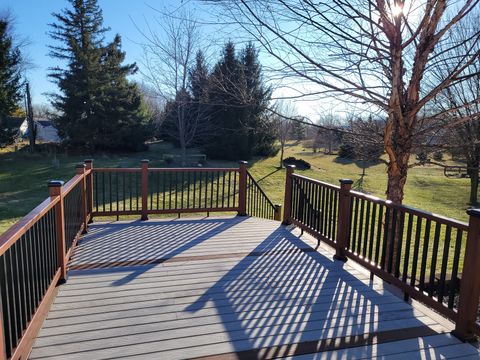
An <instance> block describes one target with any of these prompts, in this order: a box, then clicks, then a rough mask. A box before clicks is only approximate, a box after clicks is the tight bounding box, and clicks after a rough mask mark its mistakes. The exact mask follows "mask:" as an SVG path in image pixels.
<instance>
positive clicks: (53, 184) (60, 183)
mask: <svg viewBox="0 0 480 360" xmlns="http://www.w3.org/2000/svg"><path fill="white" fill-rule="evenodd" d="M63 184H65V182H64V181H62V180H50V181H49V182H48V187H58V186H63Z"/></svg>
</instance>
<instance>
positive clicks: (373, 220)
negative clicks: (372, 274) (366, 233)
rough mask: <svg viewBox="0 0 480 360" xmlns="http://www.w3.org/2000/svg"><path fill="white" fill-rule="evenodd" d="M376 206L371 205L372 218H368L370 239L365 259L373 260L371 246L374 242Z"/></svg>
mask: <svg viewBox="0 0 480 360" xmlns="http://www.w3.org/2000/svg"><path fill="white" fill-rule="evenodd" d="M377 206H378V205H377V204H376V203H372V216H371V217H370V239H369V242H368V253H367V259H368V260H370V261H371V260H373V244H374V242H375V221H376V219H377Z"/></svg>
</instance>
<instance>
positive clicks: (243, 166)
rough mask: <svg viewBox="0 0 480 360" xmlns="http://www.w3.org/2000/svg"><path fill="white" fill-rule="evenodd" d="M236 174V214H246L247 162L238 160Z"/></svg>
mask: <svg viewBox="0 0 480 360" xmlns="http://www.w3.org/2000/svg"><path fill="white" fill-rule="evenodd" d="M239 165H240V166H239V176H238V216H246V215H247V162H246V161H240V162H239Z"/></svg>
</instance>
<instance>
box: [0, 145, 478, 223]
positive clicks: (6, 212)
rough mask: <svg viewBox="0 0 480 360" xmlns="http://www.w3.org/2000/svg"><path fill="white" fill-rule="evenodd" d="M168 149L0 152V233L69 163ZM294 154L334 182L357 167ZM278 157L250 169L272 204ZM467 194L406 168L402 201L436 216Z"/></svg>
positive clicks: (111, 162)
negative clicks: (54, 162) (47, 152)
mask: <svg viewBox="0 0 480 360" xmlns="http://www.w3.org/2000/svg"><path fill="white" fill-rule="evenodd" d="M172 152H174V150H173V149H172V148H171V147H169V146H167V145H162V144H155V145H153V146H152V147H151V150H150V151H148V152H141V153H134V154H114V155H112V154H108V155H107V154H94V155H92V154H86V155H64V154H62V155H57V156H56V159H58V161H59V166H58V167H55V166H54V165H53V160H54V158H55V157H54V155H53V154H46V153H41V154H29V153H28V152H26V151H19V152H13V151H11V150H3V151H2V152H0V233H3V232H4V231H5V230H7V229H8V228H9V227H10V226H11V225H12V224H14V223H15V222H16V221H17V220H18V219H20V218H21V217H22V216H24V215H26V214H27V213H28V212H29V211H30V210H32V209H33V208H34V207H35V206H36V205H38V204H39V203H40V202H41V201H42V200H44V199H45V198H46V197H47V196H48V190H47V181H48V180H51V179H60V180H65V181H66V180H69V179H70V178H71V177H72V176H73V175H74V173H75V169H74V168H75V165H76V164H78V163H81V162H83V160H84V159H85V158H90V157H91V158H93V159H94V160H95V162H94V166H96V167H136V166H138V164H139V162H140V160H141V159H144V158H148V159H150V160H151V163H150V166H152V167H160V166H164V164H163V162H162V161H161V158H162V154H163V153H172ZM287 156H295V157H297V158H298V157H299V158H302V159H304V160H307V161H308V162H310V163H311V164H312V169H311V170H306V171H298V172H299V173H301V174H303V175H305V176H309V177H312V178H315V179H319V180H323V181H326V182H330V183H333V184H338V179H340V178H351V179H352V180H354V181H356V184H357V185H358V181H359V179H360V178H361V173H362V169H361V167H360V166H359V164H356V163H355V162H345V161H342V162H339V161H337V158H336V156H334V155H324V154H321V153H316V154H314V153H312V152H311V150H310V149H304V148H303V146H302V145H301V144H299V145H295V144H290V146H288V147H287V148H286V152H285V157H287ZM278 163H279V158H278V157H274V158H263V159H254V160H253V161H251V162H250V165H251V167H250V172H251V173H252V175H253V176H254V178H255V179H256V180H257V181H259V183H260V185H261V186H262V188H263V189H264V190H265V192H266V193H267V194H268V195H269V197H270V198H271V199H272V200H273V201H274V202H275V203H280V204H281V203H283V194H284V184H285V170H279V169H278V168H277V167H278ZM209 164H210V165H211V166H220V167H223V166H236V164H235V163H234V162H226V161H221V162H220V161H212V162H209ZM362 187H363V190H364V191H367V192H369V193H371V194H374V195H376V196H379V197H384V193H385V189H386V167H385V165H384V164H376V165H372V166H370V167H368V168H367V169H366V176H365V178H364V181H363V184H362ZM468 194H469V180H468V179H449V178H446V177H444V176H443V170H442V169H441V168H439V167H434V166H423V167H414V168H412V169H411V170H410V172H409V177H408V181H407V187H406V196H405V204H407V205H411V206H414V207H417V208H421V209H424V210H427V211H431V212H435V213H437V214H441V215H445V216H449V217H453V218H456V219H460V220H466V219H467V216H466V214H465V209H466V208H467V201H468Z"/></svg>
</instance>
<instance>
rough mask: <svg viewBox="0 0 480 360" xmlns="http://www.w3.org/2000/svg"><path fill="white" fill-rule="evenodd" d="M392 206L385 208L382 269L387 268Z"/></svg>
mask: <svg viewBox="0 0 480 360" xmlns="http://www.w3.org/2000/svg"><path fill="white" fill-rule="evenodd" d="M389 226H390V208H389V207H388V206H387V207H386V209H385V227H384V229H383V243H382V256H381V259H380V267H381V268H382V270H385V262H386V258H387V256H388V254H387V247H388V246H387V244H388V241H389V236H390V229H389Z"/></svg>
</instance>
